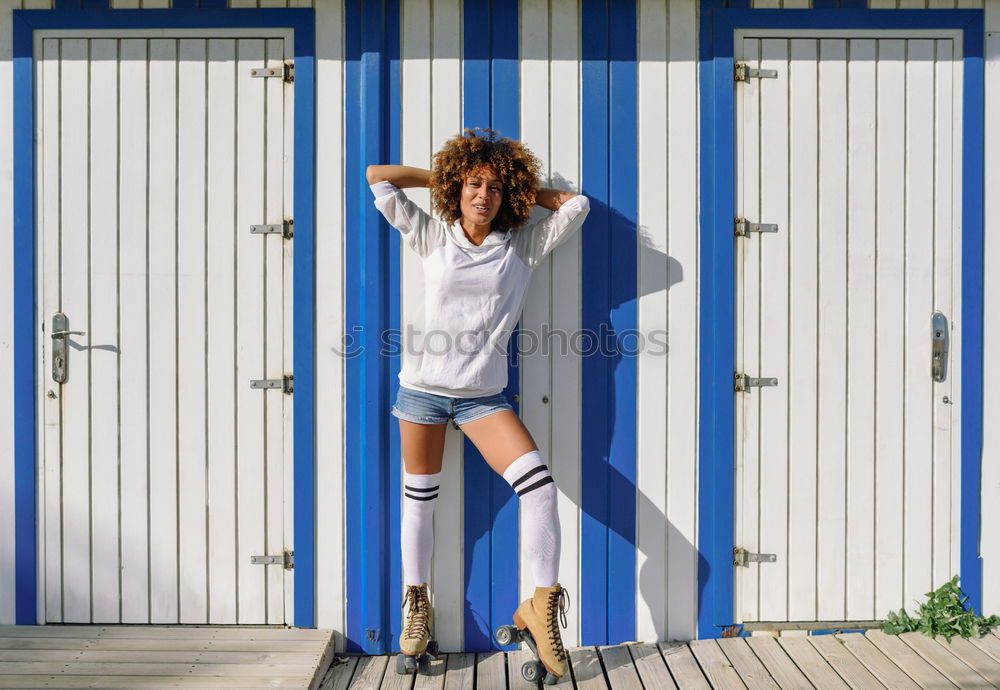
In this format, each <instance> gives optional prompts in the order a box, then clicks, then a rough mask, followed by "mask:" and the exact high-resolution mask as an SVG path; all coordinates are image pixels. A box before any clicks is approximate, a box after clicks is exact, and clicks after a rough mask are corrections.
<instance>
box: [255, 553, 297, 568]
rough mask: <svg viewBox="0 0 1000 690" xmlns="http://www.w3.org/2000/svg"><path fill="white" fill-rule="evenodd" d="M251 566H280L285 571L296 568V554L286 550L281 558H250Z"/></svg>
mask: <svg viewBox="0 0 1000 690" xmlns="http://www.w3.org/2000/svg"><path fill="white" fill-rule="evenodd" d="M250 564H251V565H280V566H282V567H284V568H285V570H291V569H292V568H294V567H295V553H294V552H293V551H289V550H288V549H285V552H284V553H283V554H281V555H280V556H250Z"/></svg>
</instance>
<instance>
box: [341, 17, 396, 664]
mask: <svg viewBox="0 0 1000 690" xmlns="http://www.w3.org/2000/svg"><path fill="white" fill-rule="evenodd" d="M344 13H345V26H344V35H345V53H346V61H345V65H344V84H345V93H344V108H345V114H344V123H345V124H344V133H345V137H344V165H345V168H344V180H345V214H346V215H345V228H346V231H345V247H346V249H345V262H346V263H345V265H346V266H347V272H346V281H347V283H346V287H347V294H346V303H345V312H346V314H345V324H344V326H345V342H351V341H353V342H352V348H354V349H356V350H357V352H358V354H357V356H354V357H348V359H347V360H346V362H345V367H346V376H347V390H346V392H345V396H346V399H345V419H346V421H347V423H346V425H345V435H346V438H345V441H346V472H345V476H346V483H345V489H346V504H347V505H346V540H345V541H346V544H347V549H346V560H347V568H346V573H347V577H346V583H345V584H346V589H347V630H346V633H345V636H346V638H347V647H348V649H349V650H351V651H361V652H365V653H369V654H382V653H385V652H386V651H387V650H388V649H391V648H392V645H393V642H392V640H391V638H392V637H393V630H396V629H398V627H396V628H394V627H393V620H395V621H397V622H398V614H397V613H396V612H395V611H394V609H395V608H396V607H398V599H396V600H393V599H391V598H390V596H391V595H392V594H393V593H394V594H398V593H399V582H398V581H395V582H393V580H392V577H391V576H392V573H393V572H397V573H398V571H399V563H398V554H396V553H395V552H396V551H397V550H398V548H399V544H398V519H397V525H396V526H395V528H393V529H390V524H391V523H392V519H393V516H395V517H397V518H398V515H399V512H398V500H399V498H398V497H399V493H398V486H399V483H398V480H399V468H398V458H397V459H396V460H395V461H394V462H391V461H390V460H391V458H390V453H389V452H390V446H389V436H390V434H389V417H390V415H389V414H388V410H389V389H390V380H389V375H390V362H391V360H390V358H387V357H383V356H382V355H381V353H380V349H381V348H380V337H381V334H382V333H383V332H385V330H386V329H387V328H388V326H389V319H390V315H391V314H396V315H398V313H399V291H398V282H397V283H396V284H395V289H393V287H392V286H391V285H389V284H387V280H386V277H387V276H397V277H396V278H395V280H396V281H398V273H399V255H398V246H397V247H396V248H395V252H391V251H390V247H391V246H392V245H393V244H396V245H398V243H399V238H398V237H397V236H395V235H394V234H391V233H390V230H391V229H390V228H389V226H388V224H387V223H386V222H385V221H384V220H383V218H382V216H381V214H379V212H378V210H377V209H376V208H375V206H374V204H373V203H372V196H371V192H370V191H369V189H368V185H367V183H366V182H365V177H364V175H365V168H366V167H367V166H368V165H369V164H374V163H386V162H389V161H390V160H391V157H392V156H394V155H398V146H399V144H398V126H394V123H395V125H398V114H391V111H392V108H393V107H396V108H398V103H399V96H398V64H397V65H395V67H394V68H393V62H394V61H398V50H399V47H398V44H399V36H398V27H399V23H398V22H399V20H398V5H397V4H396V3H395V2H389V3H387V4H383V3H382V1H381V0H351V1H349V2H347V3H345V6H344ZM393 69H394V70H395V71H394V73H395V74H396V76H397V79H396V80H395V81H393V79H391V78H390V72H392V71H393ZM390 92H392V93H391V94H390ZM393 232H394V231H393ZM393 261H394V262H395V263H392V262H393ZM397 318H398V316H397ZM395 366H398V365H395ZM393 465H396V467H393ZM394 478H395V480H394ZM393 481H395V483H392V482H393ZM390 503H392V504H394V505H390ZM394 530H395V531H394ZM393 533H394V534H396V535H397V541H392V539H391V536H390V535H391V534H393Z"/></svg>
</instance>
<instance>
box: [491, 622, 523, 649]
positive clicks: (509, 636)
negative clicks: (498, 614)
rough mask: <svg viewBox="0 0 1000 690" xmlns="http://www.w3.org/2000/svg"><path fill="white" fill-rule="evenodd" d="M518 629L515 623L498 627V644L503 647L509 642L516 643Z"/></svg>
mask: <svg viewBox="0 0 1000 690" xmlns="http://www.w3.org/2000/svg"><path fill="white" fill-rule="evenodd" d="M517 633H518V630H517V628H515V627H514V626H513V625H501V626H500V627H499V628H497V632H496V636H495V637H496V638H497V644H499V645H500V646H501V647H503V646H505V645H509V644H514V641H515V640H516V639H517Z"/></svg>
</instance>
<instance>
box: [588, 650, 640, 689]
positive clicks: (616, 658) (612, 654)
mask: <svg viewBox="0 0 1000 690" xmlns="http://www.w3.org/2000/svg"><path fill="white" fill-rule="evenodd" d="M597 650H598V653H600V655H601V661H602V662H604V673H605V674H606V675H607V677H608V685H609V686H610V687H612V688H614V689H615V690H618V689H619V688H621V690H642V682H641V681H640V680H639V674H638V672H636V670H635V663H633V661H632V655H631V654H629V653H628V646H627V645H623V644H622V645H612V646H602V647H598V648H597Z"/></svg>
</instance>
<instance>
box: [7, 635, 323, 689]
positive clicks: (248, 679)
mask: <svg viewBox="0 0 1000 690" xmlns="http://www.w3.org/2000/svg"><path fill="white" fill-rule="evenodd" d="M332 639H333V631H332V630H305V629H300V628H291V629H289V628H274V627H271V628H266V627H260V628H249V627H245V626H240V627H224V628H219V627H194V626H145V625H143V626H133V625H127V626H120V625H115V626H99V625H35V626H27V625H0V688H21V689H28V688H309V689H310V690H312V689H314V688H317V687H318V686H319V683H320V681H321V680H322V677H323V672H324V671H326V670H327V668H328V667H329V665H330V662H331V660H332V659H333V645H332V643H331V641H332Z"/></svg>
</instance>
